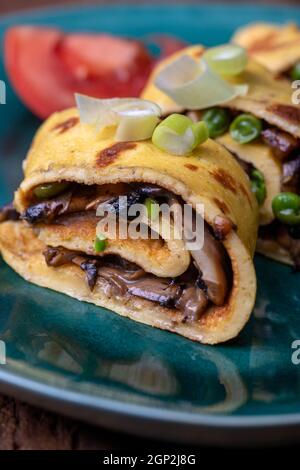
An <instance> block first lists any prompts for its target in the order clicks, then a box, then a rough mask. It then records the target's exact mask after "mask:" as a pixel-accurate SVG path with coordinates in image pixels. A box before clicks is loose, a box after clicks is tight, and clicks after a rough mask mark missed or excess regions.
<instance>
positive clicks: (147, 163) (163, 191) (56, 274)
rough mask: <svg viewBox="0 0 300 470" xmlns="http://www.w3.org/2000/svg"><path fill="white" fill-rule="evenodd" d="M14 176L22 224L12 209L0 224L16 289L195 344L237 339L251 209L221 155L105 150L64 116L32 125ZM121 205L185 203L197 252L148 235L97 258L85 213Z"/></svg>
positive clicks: (146, 145) (251, 283)
mask: <svg viewBox="0 0 300 470" xmlns="http://www.w3.org/2000/svg"><path fill="white" fill-rule="evenodd" d="M24 172H25V178H24V180H23V182H22V183H21V185H20V188H19V189H18V191H17V192H16V194H15V200H14V205H15V208H16V210H17V212H18V213H19V214H21V218H20V220H9V219H11V218H14V217H10V216H9V214H10V210H7V211H6V212H5V213H7V214H8V216H7V217H5V216H4V215H3V216H2V223H1V224H0V248H1V252H2V255H3V257H4V259H5V260H6V262H7V263H8V264H9V265H10V266H11V267H12V268H13V269H15V270H16V271H17V272H18V273H19V274H20V275H21V276H23V277H24V278H25V279H26V280H28V281H30V282H33V283H35V284H38V285H40V286H43V287H48V288H50V289H53V290H56V291H59V292H63V293H65V294H67V295H70V296H72V297H74V298H76V299H79V300H82V301H87V302H91V303H94V304H96V305H99V306H101V307H106V308H109V309H111V310H113V311H115V312H116V313H118V314H120V315H124V316H127V317H129V318H131V319H133V320H136V321H139V322H142V323H145V324H148V325H152V326H154V327H158V328H162V329H166V330H169V331H173V332H176V333H179V334H181V335H183V336H185V337H187V338H190V339H192V340H196V341H200V342H203V343H209V344H215V343H219V342H223V341H226V340H228V339H230V338H233V337H235V336H236V335H237V334H238V333H239V331H240V330H241V329H242V327H243V326H244V324H245V323H246V321H247V320H248V318H249V315H250V313H251V311H252V307H253V304H254V300H255V294H256V279H255V272H254V267H253V262H252V257H253V252H254V247H255V242H256V233H257V221H258V210H257V204H256V200H255V198H254V197H253V195H252V193H251V190H250V187H249V182H248V179H247V177H246V175H245V174H244V172H243V171H242V170H241V168H240V166H239V165H238V164H237V163H236V162H235V160H234V159H233V158H232V157H231V155H230V154H229V153H228V152H227V151H226V150H225V149H224V148H223V147H222V146H220V145H218V144H217V143H215V142H213V141H211V140H209V141H207V142H206V143H205V144H204V145H202V146H200V147H199V148H197V149H196V150H195V151H194V152H193V153H192V154H191V155H190V156H188V157H176V156H174V155H169V154H167V153H165V152H162V151H160V150H158V149H157V148H156V147H154V146H153V145H152V144H151V143H150V142H149V141H144V142H126V143H115V142H114V141H113V140H112V139H111V138H103V136H101V137H99V136H97V135H96V134H95V132H94V130H93V129H92V128H91V127H90V126H88V125H84V124H81V123H80V122H79V118H78V114H77V110H75V109H70V110H66V111H64V112H61V113H57V114H54V115H53V116H52V117H50V118H49V119H48V120H47V121H46V122H45V123H44V124H43V125H42V126H41V128H40V130H39V131H38V132H37V134H36V137H35V139H34V141H33V143H32V146H31V149H30V151H29V153H28V156H27V159H26V160H25V162H24ZM55 182H64V183H66V184H68V186H67V187H66V189H65V190H64V191H62V193H61V194H59V195H56V196H54V197H52V198H50V199H48V200H42V201H39V200H37V198H36V196H35V193H34V190H35V188H37V187H39V185H42V184H46V183H55ZM120 194H127V196H128V200H132V198H133V199H134V197H135V198H137V199H138V200H139V201H140V202H142V203H143V201H144V198H145V197H146V196H147V195H150V196H152V197H155V199H156V200H157V201H162V202H163V201H169V202H170V203H171V202H174V201H175V203H176V204H177V205H178V206H180V205H182V204H184V203H185V204H189V205H190V206H191V207H193V216H194V215H196V209H197V204H202V205H204V219H205V223H204V246H203V248H202V249H201V250H198V251H196V250H188V249H187V246H186V241H185V240H177V239H172V237H171V238H170V239H168V238H167V237H165V236H164V231H161V232H159V230H158V229H157V230H158V232H159V237H158V238H157V239H145V240H141V239H138V240H133V239H132V240H131V239H126V240H123V239H122V240H121V239H118V237H116V238H110V236H109V234H108V237H107V246H106V248H105V249H104V250H103V251H102V252H100V253H99V252H95V251H94V250H95V246H94V241H95V236H96V225H97V216H96V212H95V207H96V206H97V203H98V202H99V201H102V200H105V199H107V198H108V199H109V200H110V201H112V200H113V201H115V199H114V198H115V197H116V196H117V195H120ZM133 196H134V197H133ZM2 214H4V212H3V213H2ZM5 219H7V220H5Z"/></svg>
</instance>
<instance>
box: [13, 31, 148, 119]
mask: <svg viewBox="0 0 300 470" xmlns="http://www.w3.org/2000/svg"><path fill="white" fill-rule="evenodd" d="M4 53H5V64H6V69H7V73H8V75H9V78H10V80H11V83H12V85H13V87H14V89H15V91H16V92H17V94H18V95H19V97H20V98H21V99H22V101H23V102H24V103H25V104H26V105H27V106H28V108H29V109H30V110H31V111H33V112H34V113H35V114H36V115H37V116H39V117H41V118H46V117H48V116H49V115H50V114H51V113H53V112H55V111H58V110H61V109H64V108H67V107H69V106H73V105H74V93H75V92H78V93H84V94H87V95H90V96H95V97H99V98H110V97H114V96H119V97H124V96H138V95H139V93H140V91H141V90H142V88H143V87H144V85H145V82H146V80H147V78H148V76H149V73H150V71H151V69H152V66H153V63H154V60H153V59H152V58H151V56H150V55H149V53H148V52H147V50H146V48H145V47H144V46H143V45H142V44H141V43H139V42H138V41H134V40H128V39H122V38H117V37H114V36H110V35H106V34H105V35H104V34H70V35H64V34H63V33H62V32H61V31H59V30H56V29H49V28H38V27H32V26H19V27H18V26H17V27H13V28H11V29H9V30H8V31H7V33H6V37H5V44H4Z"/></svg>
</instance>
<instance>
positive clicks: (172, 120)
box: [152, 114, 208, 155]
mask: <svg viewBox="0 0 300 470" xmlns="http://www.w3.org/2000/svg"><path fill="white" fill-rule="evenodd" d="M207 138H208V129H207V126H206V124H205V122H203V121H200V122H193V121H192V120H191V119H189V118H188V117H187V116H184V115H182V114H171V115H170V116H168V117H167V118H166V119H164V120H163V121H162V122H161V123H160V124H159V125H158V126H157V127H156V128H155V130H154V132H153V135H152V143H153V144H154V145H155V146H156V147H158V148H159V149H161V150H164V151H165V152H169V153H171V154H173V155H186V154H188V153H190V152H192V150H194V149H195V148H196V147H197V146H198V145H200V144H203V142H205V141H206V140H207Z"/></svg>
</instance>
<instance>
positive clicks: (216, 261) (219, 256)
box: [185, 214, 229, 306]
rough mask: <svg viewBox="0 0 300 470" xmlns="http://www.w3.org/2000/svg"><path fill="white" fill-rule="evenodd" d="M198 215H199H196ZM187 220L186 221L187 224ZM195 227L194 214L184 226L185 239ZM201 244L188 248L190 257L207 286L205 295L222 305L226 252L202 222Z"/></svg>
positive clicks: (225, 289)
mask: <svg viewBox="0 0 300 470" xmlns="http://www.w3.org/2000/svg"><path fill="white" fill-rule="evenodd" d="M197 217H199V215H197ZM187 222H188V221H186V224H187ZM195 227H196V216H195V214H193V219H192V220H191V221H190V226H189V227H185V236H188V238H187V241H190V240H191V239H192V234H193V233H194V231H195ZM203 228H204V234H203V246H202V248H199V249H190V253H191V256H192V258H193V259H194V261H195V264H196V266H197V268H198V269H199V271H200V273H201V279H202V281H203V282H204V283H205V285H206V287H207V296H208V298H209V299H210V300H211V301H212V302H213V303H214V304H215V305H219V306H220V305H223V304H224V301H225V298H226V295H227V292H228V289H229V281H228V276H227V272H226V271H227V269H226V267H227V264H226V258H227V254H226V251H225V248H224V247H223V245H222V244H221V243H220V242H219V241H217V240H215V239H214V237H213V236H212V235H211V234H210V231H209V229H208V227H207V225H206V223H205V222H204V224H203Z"/></svg>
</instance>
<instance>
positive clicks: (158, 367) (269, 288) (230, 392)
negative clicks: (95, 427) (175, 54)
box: [0, 5, 300, 444]
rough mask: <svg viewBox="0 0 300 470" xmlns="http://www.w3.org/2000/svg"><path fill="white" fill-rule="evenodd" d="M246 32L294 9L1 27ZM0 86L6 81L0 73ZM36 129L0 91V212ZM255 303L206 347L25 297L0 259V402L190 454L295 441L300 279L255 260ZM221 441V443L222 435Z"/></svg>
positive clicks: (53, 299)
mask: <svg viewBox="0 0 300 470" xmlns="http://www.w3.org/2000/svg"><path fill="white" fill-rule="evenodd" d="M255 20H265V21H273V22H284V21H288V20H293V21H297V20H298V21H299V22H300V9H296V8H285V7H280V8H274V9H272V8H270V7H257V6H255V7H254V6H246V7H243V8H241V7H225V6H212V7H209V6H188V5H182V6H176V7H172V6H163V7H160V8H159V7H152V6H145V7H124V6H120V7H107V8H100V7H99V8H97V7H92V8H85V9H83V8H71V9H67V10H66V9H64V10H62V9H61V10H60V9H56V10H54V9H51V10H49V9H47V10H40V11H37V12H29V13H27V14H19V15H14V16H7V17H3V18H2V19H1V20H0V33H1V36H2V35H3V32H4V31H5V29H6V28H7V27H8V26H11V25H14V24H18V23H19V24H22V23H31V24H44V25H53V26H57V27H61V28H64V29H65V30H74V31H75V30H88V31H109V32H113V33H116V34H122V35H129V36H135V37H141V38H146V37H147V35H149V34H151V33H153V32H166V33H171V34H175V35H177V36H179V37H181V38H183V39H185V40H187V41H190V42H202V43H205V44H207V45H214V44H217V43H222V42H226V41H227V40H228V39H229V38H230V36H231V34H232V32H233V31H234V29H235V28H236V27H238V26H240V25H242V24H245V23H247V22H251V21H255ZM0 78H4V79H6V78H5V75H4V70H3V65H1V68H0ZM38 125H39V122H38V120H37V119H36V118H34V117H33V116H32V115H31V114H30V113H29V112H28V111H26V109H25V108H24V107H23V106H22V105H21V103H20V102H19V100H18V99H17V98H16V96H15V95H14V94H13V92H12V90H11V89H10V88H9V86H8V87H7V104H6V105H2V106H0V204H3V203H6V202H8V201H9V200H10V198H11V196H12V192H13V190H14V189H15V188H16V186H17V185H18V183H19V181H20V179H21V161H22V159H23V157H24V154H25V152H26V149H27V148H28V145H29V143H30V140H31V138H32V136H33V134H34V131H35V129H36V128H37V126H38ZM256 268H257V274H258V284H259V288H258V297H257V303H256V307H255V311H254V315H253V317H252V320H251V321H250V322H249V324H248V325H247V327H246V328H245V330H244V331H243V332H242V334H241V335H240V336H239V338H238V339H237V340H235V341H233V342H230V343H229V344H226V345H222V346H218V347H209V346H201V345H199V344H195V343H193V342H190V341H188V340H185V339H183V338H180V337H178V336H176V335H174V334H170V333H166V332H162V331H159V330H154V329H152V328H150V327H147V326H143V325H139V324H136V323H134V322H132V321H130V320H127V319H124V318H121V317H119V316H118V315H116V314H114V313H112V312H110V311H108V310H105V309H99V308H97V307H94V306H92V305H89V304H86V303H80V302H77V301H75V300H73V299H70V298H68V297H66V296H64V295H62V294H58V293H55V292H52V291H49V290H46V289H42V288H39V287H36V286H33V285H30V284H28V283H26V282H25V281H23V279H21V278H20V277H19V276H18V275H17V274H15V273H14V272H13V271H12V270H11V269H10V268H9V267H8V266H7V265H6V264H5V263H4V262H3V261H2V260H1V258H0V339H1V340H3V341H5V343H6V352H7V364H6V365H1V366H0V390H1V391H4V392H9V393H12V394H15V395H17V396H19V397H22V398H24V399H27V400H29V401H31V402H34V403H36V404H41V405H43V406H45V407H47V408H51V409H53V410H56V411H59V412H64V413H66V414H69V415H72V416H74V417H80V418H83V419H85V420H88V421H91V422H94V423H99V424H104V425H107V426H110V427H113V428H116V429H120V430H127V431H129V432H135V433H136V432H138V433H139V434H141V433H143V434H144V435H148V436H153V437H158V438H165V439H176V440H179V441H186V442H198V443H200V442H201V443H203V442H204V443H207V442H209V443H222V444H238V443H254V442H259V441H260V442H261V439H263V442H266V441H267V440H269V441H272V442H275V440H281V441H283V440H289V441H290V440H295V439H297V437H299V435H300V365H298V366H297V365H294V364H293V363H292V360H291V356H292V353H293V350H292V347H291V346H292V342H293V341H294V340H296V339H298V338H300V289H299V286H300V274H298V275H295V274H292V273H291V270H290V268H288V267H285V266H282V265H280V264H277V263H275V262H272V261H268V260H266V259H264V258H262V257H259V256H257V257H256ZM229 429H230V432H228V431H229Z"/></svg>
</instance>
